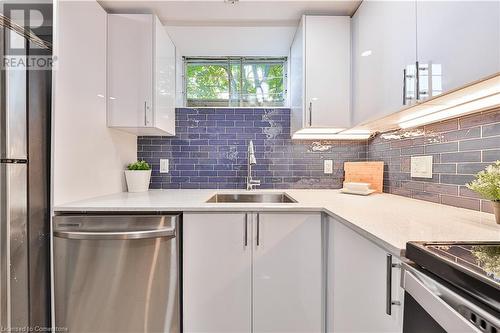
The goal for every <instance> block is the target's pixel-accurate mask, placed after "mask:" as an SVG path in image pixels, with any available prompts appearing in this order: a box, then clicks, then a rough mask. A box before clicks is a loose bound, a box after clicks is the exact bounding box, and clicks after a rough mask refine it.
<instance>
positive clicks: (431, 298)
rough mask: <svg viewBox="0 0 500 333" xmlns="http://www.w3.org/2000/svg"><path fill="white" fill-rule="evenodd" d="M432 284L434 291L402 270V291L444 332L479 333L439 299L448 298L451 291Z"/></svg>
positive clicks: (417, 278)
mask: <svg viewBox="0 0 500 333" xmlns="http://www.w3.org/2000/svg"><path fill="white" fill-rule="evenodd" d="M419 275H420V274H419ZM433 282H435V285H433V286H432V287H431V288H432V289H434V290H432V289H431V288H430V287H429V286H427V285H426V284H425V283H424V281H423V280H422V279H421V278H419V277H418V276H417V275H416V274H414V273H413V272H410V271H408V270H406V269H405V270H404V276H403V283H402V284H403V288H404V290H405V291H406V292H407V293H408V294H410V295H411V296H412V297H413V298H414V299H415V300H416V301H417V302H418V304H420V306H421V307H422V308H424V309H425V311H427V313H429V315H431V317H432V318H434V320H435V321H436V322H437V323H438V324H439V325H440V326H441V327H443V328H444V329H445V330H446V332H460V333H462V332H463V333H466V332H474V333H477V332H481V331H480V330H479V329H477V328H476V327H475V326H474V325H473V324H472V323H470V322H469V321H468V320H467V319H465V318H464V317H463V316H462V315H461V314H460V313H458V312H457V311H456V310H455V309H454V308H453V307H451V306H450V305H449V304H447V303H446V302H445V301H444V300H443V299H442V298H441V297H439V295H440V294H446V296H447V297H450V295H453V294H454V293H453V291H451V290H450V289H448V288H447V287H445V286H443V285H442V284H440V283H438V282H436V281H433ZM455 296H456V297H457V298H461V297H460V296H459V295H457V294H455ZM462 301H463V300H462Z"/></svg>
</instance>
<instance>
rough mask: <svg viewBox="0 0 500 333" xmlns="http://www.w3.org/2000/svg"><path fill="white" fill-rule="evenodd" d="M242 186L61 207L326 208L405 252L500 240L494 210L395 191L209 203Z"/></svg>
mask: <svg viewBox="0 0 500 333" xmlns="http://www.w3.org/2000/svg"><path fill="white" fill-rule="evenodd" d="M242 192H243V193H245V192H244V191H241V190H150V191H148V192H144V193H127V192H125V193H117V194H112V195H108V196H102V197H97V198H93V199H88V200H83V201H78V202H73V203H68V204H64V205H60V206H57V207H55V209H54V210H55V212H125V211H135V212H137V211H141V212H151V211H162V212H182V211H190V212H193V211H324V212H325V213H327V214H329V215H331V216H332V217H334V218H336V219H337V220H339V221H340V222H342V223H344V224H346V225H347V226H349V227H350V228H352V229H353V230H355V231H357V232H358V233H360V234H361V235H363V236H365V237H366V238H368V239H370V240H371V241H373V242H375V243H376V244H378V245H379V246H381V247H383V248H384V249H385V250H387V251H389V252H390V253H392V254H394V255H397V256H402V255H403V254H404V249H405V247H406V242H408V241H500V225H497V224H496V223H495V218H494V216H493V214H487V213H480V212H476V211H472V210H467V209H462V208H455V207H450V206H445V205H439V204H435V203H430V202H425V201H420V200H415V199H409V198H405V197H401V196H396V195H391V194H372V195H369V196H356V195H349V194H343V193H340V191H338V190H284V191H279V190H256V191H253V192H255V193H259V192H285V193H287V194H288V195H289V196H291V197H292V198H294V199H295V200H297V201H298V202H297V203H285V204H283V203H279V204H276V203H273V204H268V203H264V204H263V203H206V202H205V201H206V200H207V199H208V198H210V197H211V196H212V195H214V194H216V193H242Z"/></svg>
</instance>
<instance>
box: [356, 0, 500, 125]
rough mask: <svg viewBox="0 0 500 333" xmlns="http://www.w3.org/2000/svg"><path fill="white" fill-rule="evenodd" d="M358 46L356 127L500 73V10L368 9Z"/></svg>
mask: <svg viewBox="0 0 500 333" xmlns="http://www.w3.org/2000/svg"><path fill="white" fill-rule="evenodd" d="M352 43H353V47H352V52H353V57H352V59H353V125H354V126H356V125H360V124H363V123H366V122H369V121H371V120H375V119H377V118H380V117H383V116H386V115H389V114H391V113H394V112H397V111H399V110H401V109H402V108H404V107H405V106H408V105H411V104H415V103H418V102H422V101H425V100H426V99H427V98H429V97H432V96H436V95H439V94H441V93H444V92H448V91H450V90H453V89H456V88H459V87H461V86H463V85H466V84H469V83H472V82H474V81H477V80H480V79H483V78H485V77H488V76H490V75H493V74H496V73H498V72H500V2H498V1H425V0H412V1H363V2H362V4H361V6H360V7H359V8H358V10H357V11H356V13H355V15H354V16H353V18H352ZM417 63H418V69H419V70H418V72H417V71H416V68H417ZM417 82H418V84H417ZM417 88H418V89H417Z"/></svg>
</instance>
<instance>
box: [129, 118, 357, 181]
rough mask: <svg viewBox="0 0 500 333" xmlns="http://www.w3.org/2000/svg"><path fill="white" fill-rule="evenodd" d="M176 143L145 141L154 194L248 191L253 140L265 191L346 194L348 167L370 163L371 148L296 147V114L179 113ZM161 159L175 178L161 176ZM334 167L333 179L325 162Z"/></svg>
mask: <svg viewBox="0 0 500 333" xmlns="http://www.w3.org/2000/svg"><path fill="white" fill-rule="evenodd" d="M176 133H177V135H176V136H175V137H156V136H141V137H138V139H137V149H138V153H137V155H138V156H137V157H138V159H143V160H146V161H147V162H148V163H150V164H151V165H152V167H153V173H152V177H151V184H150V188H153V189H160V188H163V189H179V188H191V189H193V188H194V189H244V188H245V177H246V175H247V165H246V164H247V144H248V141H249V140H253V142H254V145H255V156H256V158H257V165H255V166H254V167H253V173H254V177H255V178H257V179H260V180H261V183H262V185H261V186H260V188H267V189H269V188H275V189H286V188H340V187H342V181H343V177H344V171H343V164H344V162H345V161H358V160H365V159H366V156H367V142H350V141H337V142H325V141H323V142H320V141H299V142H297V141H292V140H291V139H290V109H287V108H273V109H253V108H236V109H226V108H224V109H206V108H203V109H194V108H178V109H176ZM160 158H168V159H169V160H170V170H169V171H170V172H169V173H159V165H160ZM325 159H331V160H333V161H334V171H333V174H331V175H329V174H324V173H323V160H325Z"/></svg>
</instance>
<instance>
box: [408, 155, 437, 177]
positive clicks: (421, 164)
mask: <svg viewBox="0 0 500 333" xmlns="http://www.w3.org/2000/svg"><path fill="white" fill-rule="evenodd" d="M410 172H411V177H412V178H432V156H412V157H411V168H410Z"/></svg>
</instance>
